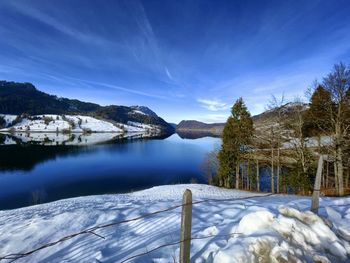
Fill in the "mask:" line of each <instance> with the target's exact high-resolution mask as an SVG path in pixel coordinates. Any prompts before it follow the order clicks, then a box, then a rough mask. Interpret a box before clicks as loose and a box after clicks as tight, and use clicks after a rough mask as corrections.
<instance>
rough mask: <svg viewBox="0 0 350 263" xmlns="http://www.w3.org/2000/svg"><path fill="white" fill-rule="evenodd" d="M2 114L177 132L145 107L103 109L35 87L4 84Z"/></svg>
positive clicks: (1, 85)
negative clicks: (62, 117)
mask: <svg viewBox="0 0 350 263" xmlns="http://www.w3.org/2000/svg"><path fill="white" fill-rule="evenodd" d="M0 113H2V114H15V115H20V114H24V113H26V114H29V115H39V114H72V115H74V114H84V115H88V116H92V117H96V118H102V119H106V120H110V121H115V122H118V123H125V124H127V123H128V122H139V123H143V124H152V125H158V126H160V127H161V129H162V132H165V133H172V132H174V128H173V127H172V126H171V125H170V124H169V123H167V122H166V121H165V120H163V119H162V118H160V117H159V116H157V114H156V113H155V112H153V111H152V110H151V109H149V108H147V107H145V106H131V107H127V106H119V105H110V106H100V105H98V104H96V103H90V102H83V101H80V100H76V99H67V98H58V97H57V96H54V95H50V94H47V93H45V92H42V91H39V90H38V89H37V88H36V87H35V86H34V85H33V84H31V83H18V82H9V81H0Z"/></svg>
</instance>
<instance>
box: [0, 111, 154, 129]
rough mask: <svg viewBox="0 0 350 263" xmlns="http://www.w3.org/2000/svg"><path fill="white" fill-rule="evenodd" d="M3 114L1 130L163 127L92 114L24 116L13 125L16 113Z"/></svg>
mask: <svg viewBox="0 0 350 263" xmlns="http://www.w3.org/2000/svg"><path fill="white" fill-rule="evenodd" d="M0 116H3V117H4V118H5V121H6V128H4V129H1V130H0V132H9V131H12V132H13V131H15V132H31V133H32V132H45V133H48V132H65V131H66V132H67V131H69V132H71V133H87V132H110V133H112V132H114V133H139V132H143V133H150V132H152V133H155V132H157V133H159V132H160V131H161V128H160V127H158V126H156V125H149V124H143V123H138V122H129V123H128V124H122V123H112V122H109V121H106V120H100V119H97V118H94V117H90V116H83V115H55V114H45V115H34V116H30V117H28V118H23V119H22V120H21V121H20V122H19V123H16V124H14V125H12V122H13V121H14V120H15V119H16V117H17V116H16V115H5V114H0Z"/></svg>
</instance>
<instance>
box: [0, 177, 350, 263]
mask: <svg viewBox="0 0 350 263" xmlns="http://www.w3.org/2000/svg"><path fill="white" fill-rule="evenodd" d="M186 188H189V189H191V190H192V193H193V199H194V202H196V201H199V200H207V199H211V200H210V201H207V202H202V203H199V204H195V205H194V206H193V229H192V237H193V238H194V239H193V240H192V243H191V262H219V263H225V262H350V244H349V243H350V198H349V197H348V198H322V200H321V202H320V206H321V208H320V215H321V217H322V218H321V217H318V216H316V215H314V214H312V213H311V212H308V210H309V208H310V198H308V197H296V196H285V195H274V196H265V197H264V196H258V195H257V194H254V193H248V192H243V191H236V190H227V189H221V188H217V187H213V186H208V185H195V184H191V185H169V186H159V187H154V188H151V189H148V190H144V191H139V192H135V193H131V194H123V195H103V196H90V197H80V198H73V199H66V200H61V201H57V202H53V203H49V204H43V205H37V206H33V207H28V208H22V209H16V210H9V211H0V233H1V235H0V256H3V255H6V254H9V253H17V252H26V251H28V250H32V249H35V248H37V247H39V246H41V245H43V244H45V243H48V242H52V241H56V240H57V239H60V238H61V237H64V236H66V235H69V234H72V233H75V232H79V231H81V230H83V229H86V228H90V227H92V226H97V225H101V224H106V223H110V222H118V221H122V220H125V219H131V218H135V217H138V216H140V215H144V214H148V213H151V212H155V211H158V210H163V209H166V208H169V207H172V206H176V205H178V204H181V199H182V193H183V192H184V190H185V189H186ZM249 196H254V197H252V198H250V199H242V198H245V197H249ZM235 198H238V199H236V200H234V199H235ZM212 199H231V200H230V201H224V200H212ZM180 216H181V208H177V209H175V210H172V211H168V212H164V213H159V214H156V215H153V216H149V217H146V218H142V219H140V220H137V221H131V222H129V223H125V224H120V225H117V226H110V227H106V228H103V229H100V230H96V231H95V233H96V234H98V235H100V236H103V237H104V238H105V239H103V238H100V237H98V236H96V235H93V234H84V235H80V236H77V237H75V238H72V239H70V240H67V241H64V242H63V243H60V244H58V245H55V246H53V247H50V248H46V249H43V250H41V251H38V252H36V253H34V254H32V255H31V256H29V257H26V258H23V259H19V260H17V261H16V262H123V260H126V259H127V258H129V257H132V256H133V255H136V254H140V253H146V252H149V251H151V250H153V249H154V248H156V247H158V246H161V245H163V244H168V243H176V242H177V241H178V240H179V228H180V221H181V219H180ZM178 254H179V244H175V245H173V246H168V247H163V248H161V249H158V250H155V251H153V252H150V253H146V254H145V255H143V256H141V257H137V258H133V259H131V260H130V261H128V262H178ZM1 262H8V261H6V260H4V261H1Z"/></svg>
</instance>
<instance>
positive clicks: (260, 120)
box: [176, 102, 308, 135]
mask: <svg viewBox="0 0 350 263" xmlns="http://www.w3.org/2000/svg"><path fill="white" fill-rule="evenodd" d="M300 105H301V106H302V107H303V108H304V109H307V107H308V104H306V103H293V102H289V103H286V104H285V105H283V106H281V107H279V108H275V109H271V110H266V111H264V112H262V113H260V114H257V115H254V116H252V119H253V122H254V127H255V128H256V129H266V127H269V126H270V125H273V124H274V123H275V118H276V116H277V114H278V112H279V111H281V113H282V115H283V118H289V117H290V115H291V114H292V113H293V112H294V111H295V109H296V107H298V106H300ZM224 126H225V123H211V124H208V123H204V122H200V121H196V120H183V121H181V122H180V123H179V124H178V125H177V126H176V131H177V132H178V133H186V134H188V133H191V132H192V133H198V132H200V133H205V134H208V133H211V134H213V135H218V134H219V135H220V134H221V133H222V131H223V129H224Z"/></svg>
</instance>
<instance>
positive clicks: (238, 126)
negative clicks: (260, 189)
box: [218, 98, 253, 189]
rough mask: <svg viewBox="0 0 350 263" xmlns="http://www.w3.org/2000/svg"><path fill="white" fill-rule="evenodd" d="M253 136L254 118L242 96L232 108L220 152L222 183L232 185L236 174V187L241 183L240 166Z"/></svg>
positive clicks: (227, 185)
mask: <svg viewBox="0 0 350 263" xmlns="http://www.w3.org/2000/svg"><path fill="white" fill-rule="evenodd" d="M252 136H253V120H252V118H251V116H250V113H249V111H248V109H247V107H246V106H245V104H244V101H243V99H242V98H239V99H238V100H237V101H236V102H235V104H234V105H233V107H232V108H231V116H230V117H229V118H228V120H227V122H226V124H225V127H224V130H223V134H222V146H221V150H220V152H219V156H218V158H219V168H218V176H219V179H220V185H224V186H225V187H231V186H232V185H233V177H234V176H233V175H234V174H235V178H236V182H235V187H236V188H237V189H238V188H239V185H240V178H239V168H240V162H241V160H242V158H244V153H245V152H246V151H247V146H248V145H249V144H250V142H251V138H252Z"/></svg>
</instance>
